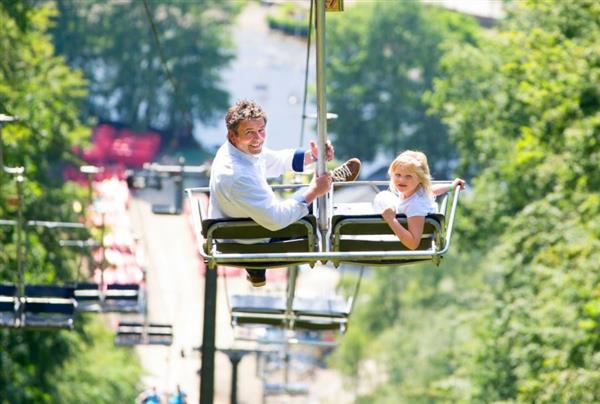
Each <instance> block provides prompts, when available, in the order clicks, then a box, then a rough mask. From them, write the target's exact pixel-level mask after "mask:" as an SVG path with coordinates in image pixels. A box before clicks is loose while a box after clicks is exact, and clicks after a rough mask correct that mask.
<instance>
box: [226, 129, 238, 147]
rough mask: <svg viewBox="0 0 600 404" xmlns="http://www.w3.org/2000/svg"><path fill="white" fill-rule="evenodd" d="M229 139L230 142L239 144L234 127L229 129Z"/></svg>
mask: <svg viewBox="0 0 600 404" xmlns="http://www.w3.org/2000/svg"><path fill="white" fill-rule="evenodd" d="M227 140H229V143H231V144H232V145H234V146H235V145H236V144H237V143H236V141H237V133H235V131H233V130H232V129H227Z"/></svg>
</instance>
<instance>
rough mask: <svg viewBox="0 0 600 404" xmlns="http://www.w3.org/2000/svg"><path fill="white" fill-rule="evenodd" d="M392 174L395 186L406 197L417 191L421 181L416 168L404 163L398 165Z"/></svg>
mask: <svg viewBox="0 0 600 404" xmlns="http://www.w3.org/2000/svg"><path fill="white" fill-rule="evenodd" d="M391 174H392V182H393V183H394V186H395V187H396V189H397V190H398V192H400V193H401V194H402V196H403V197H404V198H408V197H409V196H411V195H412V194H414V193H415V192H416V191H417V188H418V187H419V185H420V182H419V180H418V178H417V175H416V174H415V172H414V170H412V169H410V168H408V167H406V166H403V165H398V166H397V167H396V168H395V169H394V170H393V171H392V173H391Z"/></svg>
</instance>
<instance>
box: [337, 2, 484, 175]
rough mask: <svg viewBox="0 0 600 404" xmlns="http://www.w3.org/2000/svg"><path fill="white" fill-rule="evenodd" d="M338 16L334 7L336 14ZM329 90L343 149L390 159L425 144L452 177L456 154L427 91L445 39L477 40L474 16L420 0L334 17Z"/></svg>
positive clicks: (364, 6)
mask: <svg viewBox="0 0 600 404" xmlns="http://www.w3.org/2000/svg"><path fill="white" fill-rule="evenodd" d="M332 14H333V13H332ZM327 18H328V19H327V66H326V73H327V74H326V76H327V80H326V81H327V83H328V87H327V95H328V102H329V109H330V110H331V111H334V112H336V113H337V114H338V115H339V119H337V120H335V121H331V123H330V129H331V131H332V132H334V133H335V138H334V139H335V146H336V150H337V151H338V152H339V153H341V154H343V155H345V156H351V155H352V156H354V155H360V157H361V159H363V160H365V161H370V160H372V159H373V158H374V157H375V156H376V154H377V153H378V152H381V153H383V154H384V155H385V156H386V157H388V158H390V160H391V159H392V158H393V157H395V155H396V154H398V153H399V152H400V151H401V150H404V149H418V150H423V151H424V152H425V153H426V154H427V155H428V156H429V158H430V161H431V162H432V167H431V168H432V170H433V171H434V172H435V173H437V174H439V175H449V174H450V171H451V167H452V161H453V160H454V159H455V158H456V153H455V149H454V147H452V146H451V145H450V143H449V142H448V139H447V133H446V128H445V127H444V126H443V125H442V123H441V122H440V120H439V118H438V117H436V116H433V115H430V114H429V113H428V112H427V109H428V105H427V104H426V103H425V102H423V94H424V93H425V92H426V91H427V90H430V89H431V88H432V84H433V78H434V77H437V76H438V75H439V67H438V63H439V58H440V57H441V55H442V53H443V49H444V47H443V46H442V43H443V41H460V42H464V41H470V40H472V36H473V32H474V30H475V27H476V25H475V22H474V20H472V19H470V18H468V17H465V16H461V15H459V14H456V13H451V12H448V11H443V10H442V9H439V8H437V7H421V6H419V4H418V3H417V2H410V1H403V2H387V1H386V2H367V3H357V4H356V5H352V6H349V7H348V9H347V10H346V11H344V12H343V13H340V14H339V16H335V15H332V16H331V18H330V15H329V14H328V16H327Z"/></svg>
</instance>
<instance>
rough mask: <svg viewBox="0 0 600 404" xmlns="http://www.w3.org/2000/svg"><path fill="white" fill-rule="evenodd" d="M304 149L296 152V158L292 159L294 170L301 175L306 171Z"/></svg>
mask: <svg viewBox="0 0 600 404" xmlns="http://www.w3.org/2000/svg"><path fill="white" fill-rule="evenodd" d="M304 152H305V151H304V149H296V152H294V158H293V159H292V169H293V170H294V171H295V172H297V173H301V172H303V171H304Z"/></svg>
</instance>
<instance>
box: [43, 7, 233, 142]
mask: <svg viewBox="0 0 600 404" xmlns="http://www.w3.org/2000/svg"><path fill="white" fill-rule="evenodd" d="M57 6H58V10H59V14H58V15H57V16H56V20H55V26H54V28H53V29H52V33H53V36H54V43H55V44H56V49H57V52H58V53H60V54H63V55H65V57H66V60H67V62H68V63H69V65H71V66H73V67H75V68H78V69H81V70H82V71H83V72H84V75H85V77H86V79H87V80H88V81H89V83H90V84H89V85H90V94H89V97H88V98H87V106H88V111H89V114H91V115H92V116H95V117H99V118H100V119H104V120H113V121H119V122H121V123H123V124H126V125H128V126H131V127H135V128H138V129H147V128H149V127H153V128H156V129H161V130H165V131H170V132H172V133H174V134H175V135H176V136H190V135H191V129H192V125H193V123H194V121H196V120H199V121H203V122H208V121H211V120H212V119H214V118H215V117H217V116H220V114H221V112H222V111H223V110H224V109H225V108H226V107H227V105H228V102H229V100H228V94H227V92H226V91H225V90H224V89H223V88H222V85H221V83H220V81H221V78H220V71H221V69H222V68H224V67H225V66H226V65H227V64H228V62H229V61H230V60H231V58H232V53H231V51H230V43H229V38H228V35H227V26H228V21H229V20H230V19H231V18H232V17H233V15H234V14H235V12H236V11H237V9H238V8H239V6H240V4H239V3H235V2H218V1H214V0H203V1H195V2H190V1H180V0H177V1H169V2H152V1H126V2H108V3H101V2H90V1H76V0H59V1H57ZM145 6H147V7H148V11H149V12H150V14H151V16H152V21H150V19H149V18H148V17H147V15H146V9H145ZM152 23H153V24H154V26H153V25H152ZM155 35H156V36H158V40H159V42H160V46H159V45H158V44H157V43H156V40H155ZM163 57H164V59H163Z"/></svg>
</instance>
